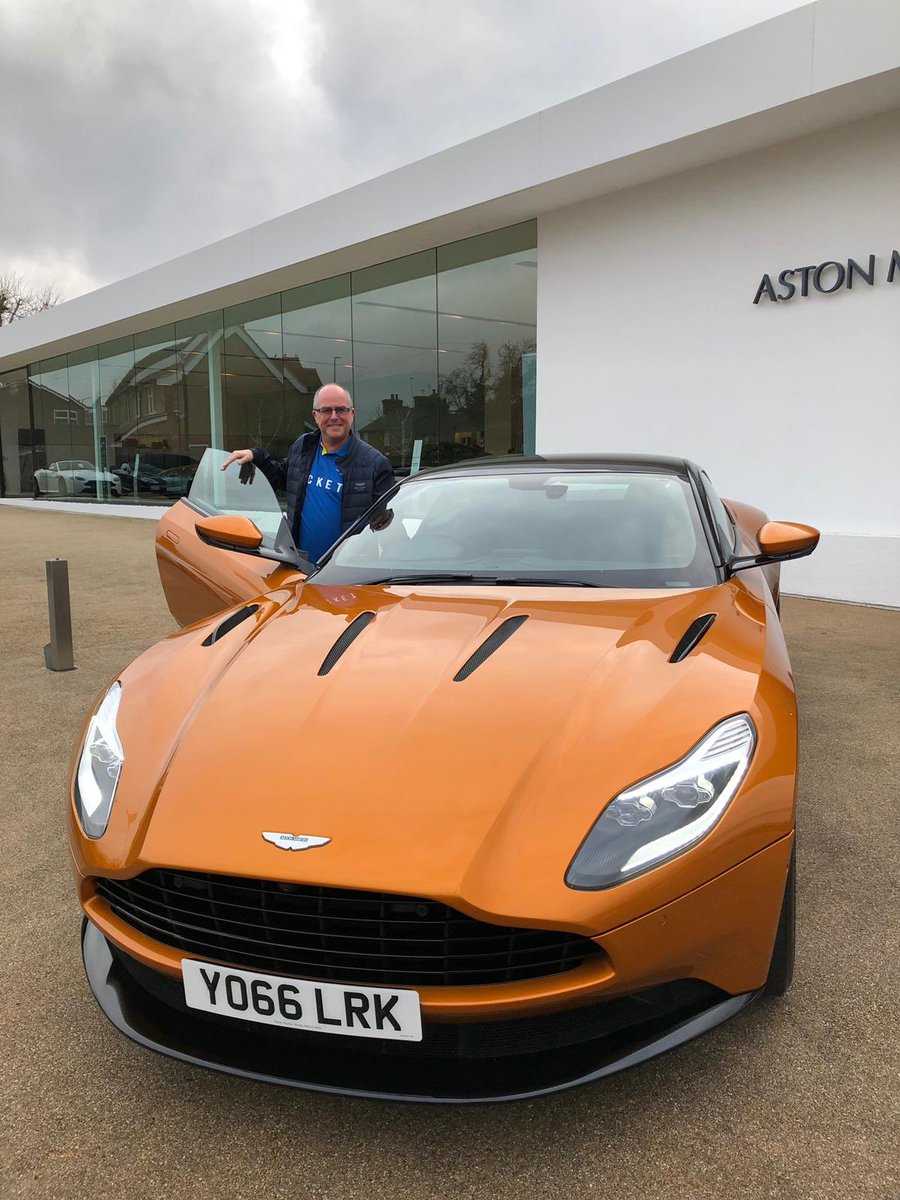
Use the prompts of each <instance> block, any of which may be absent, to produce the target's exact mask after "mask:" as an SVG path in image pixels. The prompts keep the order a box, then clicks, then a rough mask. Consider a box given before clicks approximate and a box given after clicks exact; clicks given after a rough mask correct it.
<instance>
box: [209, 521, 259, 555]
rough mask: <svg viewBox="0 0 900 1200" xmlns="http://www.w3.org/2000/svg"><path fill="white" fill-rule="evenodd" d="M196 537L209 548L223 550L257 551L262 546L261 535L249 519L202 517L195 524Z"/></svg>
mask: <svg viewBox="0 0 900 1200" xmlns="http://www.w3.org/2000/svg"><path fill="white" fill-rule="evenodd" d="M197 535H198V537H199V538H200V540H201V541H203V542H208V543H209V545H211V546H221V547H222V548H223V549H224V550H243V551H248V550H249V551H250V553H251V554H252V553H253V551H254V550H258V549H259V548H260V546H261V545H262V540H263V535H262V534H261V533H260V531H259V530H258V529H257V528H256V526H255V525H254V524H253V522H252V521H251V520H250V518H249V517H235V516H222V517H204V518H203V520H202V521H198V522H197Z"/></svg>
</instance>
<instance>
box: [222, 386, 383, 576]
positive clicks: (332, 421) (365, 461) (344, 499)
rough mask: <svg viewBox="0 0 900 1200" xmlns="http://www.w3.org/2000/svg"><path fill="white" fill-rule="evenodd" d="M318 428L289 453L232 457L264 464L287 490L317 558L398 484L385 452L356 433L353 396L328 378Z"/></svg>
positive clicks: (310, 553)
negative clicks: (284, 455) (281, 455)
mask: <svg viewBox="0 0 900 1200" xmlns="http://www.w3.org/2000/svg"><path fill="white" fill-rule="evenodd" d="M313 417H314V418H315V422H316V425H317V426H318V432H317V433H304V434H302V435H301V436H300V437H298V438H297V440H296V441H295V442H294V444H293V445H292V446H291V448H290V449H289V450H288V452H287V457H286V458H272V456H271V455H270V454H269V452H268V450H265V449H263V447H262V446H256V447H255V448H254V449H252V450H235V451H234V452H233V453H232V454H231V456H230V457H229V458H227V459H226V460H225V462H224V463H223V465H222V470H223V471H224V470H225V468H226V467H228V466H230V464H231V463H233V462H239V463H240V464H241V466H244V465H245V464H247V463H253V465H254V466H255V467H259V469H260V471H262V473H263V475H265V477H266V479H268V481H269V483H271V485H272V487H273V488H276V489H277V488H284V489H285V491H286V492H287V502H288V513H287V516H288V525H289V526H290V530H291V533H292V535H293V538H294V541H295V543H296V545H297V546H298V548H299V549H301V550H302V552H303V553H304V554H305V555H306V557H307V558H309V559H310V561H311V562H315V561H316V560H317V559H319V558H321V557H322V555H323V554H324V553H325V551H326V550H327V549H328V547H329V546H330V545H331V544H332V542H334V541H336V539H337V538H338V537H339V536H340V534H342V533H343V532H344V530H345V529H348V528H349V527H350V526H351V525H352V524H353V522H354V521H355V520H356V519H357V518H358V517H361V516H362V515H363V513H364V512H365V511H366V510H367V509H368V508H369V507H371V505H372V504H374V502H375V501H376V500H377V499H378V498H379V496H383V495H384V493H385V492H386V491H388V490H389V489H390V488H391V487H393V485H394V469H393V467H392V466H391V464H390V463H389V462H388V460H387V459H386V458H385V456H384V455H383V454H381V453H380V452H379V451H378V450H375V449H374V448H373V447H372V446H370V445H369V444H368V443H367V442H364V441H362V440H361V439H360V438H358V437H357V436H356V434H355V433H354V432H353V400H352V399H351V396H350V393H349V392H348V391H347V389H346V388H343V387H341V386H340V384H337V383H326V384H323V385H322V387H320V388H319V390H318V391H317V392H316V394H315V396H313Z"/></svg>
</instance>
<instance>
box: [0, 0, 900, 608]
mask: <svg viewBox="0 0 900 1200" xmlns="http://www.w3.org/2000/svg"><path fill="white" fill-rule="evenodd" d="M276 297H277V300H276ZM898 355H900V5H897V4H895V3H893V2H892V0H853V2H852V3H851V2H849V0H816V2H815V3H812V4H809V5H807V6H805V7H803V8H800V9H797V10H795V11H793V12H790V13H787V14H785V15H784V16H782V17H778V18H775V19H774V20H772V21H768V22H765V23H764V24H762V25H759V26H755V27H753V28H752V29H748V30H745V31H743V32H742V33H739V34H736V35H734V36H733V37H730V38H726V39H724V40H722V41H720V42H716V43H712V44H711V45H709V46H705V47H702V48H701V49H699V50H696V51H693V52H691V53H690V54H686V55H682V56H679V57H678V58H676V59H672V60H670V61H669V62H667V63H663V64H660V65H659V66H658V67H654V68H651V69H649V70H647V71H643V72H641V73H639V74H638V75H635V76H631V77H628V78H626V79H623V80H620V81H617V82H616V83H613V84H610V85H607V86H606V87H603V88H599V89H597V90H596V91H594V92H591V93H588V94H587V95H585V96H582V97H578V98H577V99H575V100H572V101H569V102H567V103H566V104H562V105H559V106H557V107H555V108H553V109H550V110H546V111H545V112H542V113H538V114H535V116H533V117H529V118H526V119H525V120H523V121H519V122H516V123H515V124H513V125H511V126H507V127H505V128H503V129H500V130H497V131H495V132H494V133H491V134H488V135H485V136H484V137H481V138H477V139H474V140H473V141H471V142H468V143H465V144H463V145H462V146H457V147H454V148H453V149H451V150H448V151H444V152H442V153H441V154H437V155H434V156H432V157H431V158H428V159H425V160H422V161H421V162H418V163H414V164H411V165H410V166H409V167H405V168H403V169H401V170H400V171H396V172H392V173H391V174H389V175H386V176H383V177H381V178H379V179H376V180H372V181H370V182H368V183H364V184H361V185H359V186H358V187H356V188H352V189H350V190H349V191H347V192H343V193H340V194H339V195H337V196H335V197H331V198H330V199H328V200H325V201H320V202H318V203H316V204H313V205H309V206H307V207H306V208H303V209H299V210H297V211H296V212H294V213H290V214H288V215H287V216H285V217H281V218H278V219H277V220H275V221H271V222H268V223H266V224H265V225H262V226H258V227H256V228H255V229H252V230H248V231H246V232H245V233H242V234H239V235H236V236H235V237H233V238H229V239H225V240H224V241H222V242H219V243H216V244H215V245H212V246H209V247H206V248H204V249H203V250H200V251H197V252H195V253H193V254H190V255H186V256H184V257H183V258H181V259H177V260H174V261H173V262H170V263H166V264H164V265H163V266H160V267H158V268H155V269H154V270H152V271H148V272H144V273H142V274H141V275H138V276H135V277H133V278H131V279H127V280H123V281H122V282H120V283H117V284H114V285H112V286H110V287H107V288H104V289H101V290H100V291H99V292H96V293H92V294H91V295H88V296H84V297H81V298H79V299H77V300H74V301H71V302H70V303H68V304H65V305H61V306H59V307H58V308H56V309H52V310H50V311H48V312H46V313H43V314H41V315H40V316H38V317H35V318H30V319H28V320H26V321H23V322H20V323H18V324H16V325H13V326H11V327H8V328H6V329H4V330H3V331H2V332H0V442H2V451H3V467H4V485H5V492H6V495H7V496H13V495H18V494H30V493H31V491H32V490H33V489H34V471H35V470H36V469H37V468H38V465H39V466H40V467H42V468H43V467H47V466H49V465H50V461H51V458H53V457H54V456H56V458H57V459H58V460H61V459H62V457H63V451H68V453H66V454H65V457H66V458H69V457H71V458H83V459H85V460H88V461H90V462H92V463H96V462H99V461H100V460H101V459H102V462H103V465H104V466H106V467H112V468H115V467H117V466H121V465H122V463H117V462H116V461H114V460H116V459H122V460H123V461H124V463H125V465H126V467H127V466H128V463H130V464H131V468H132V470H134V467H135V462H137V463H138V468H137V471H138V473H139V472H140V466H139V463H140V459H139V458H138V455H139V454H141V453H143V456H144V460H145V462H146V464H147V467H148V469H149V471H150V475H149V476H148V478H147V479H145V480H144V483H143V484H141V487H140V488H139V487H138V486H137V484H135V487H134V488H133V489H129V486H128V478H129V477H128V473H127V470H126V472H125V474H124V475H121V476H120V478H122V479H124V480H125V484H126V486H125V488H124V491H125V493H126V495H127V496H128V497H129V499H130V500H132V501H133V500H135V499H138V500H155V501H156V502H157V503H158V502H159V500H160V499H161V498H163V497H164V496H166V495H170V496H171V495H174V494H178V493H177V487H178V486H179V485H180V484H179V480H180V481H181V482H183V480H182V479H181V476H179V468H183V467H186V466H187V467H189V463H190V460H191V459H195V458H196V457H198V456H199V452H200V451H201V450H202V448H203V447H204V446H205V445H209V444H213V445H223V444H225V445H226V446H227V447H228V448H231V447H233V446H236V445H239V444H245V440H246V439H247V438H250V439H251V440H256V437H255V434H257V433H259V434H260V436H261V437H263V438H267V439H268V440H269V441H271V442H272V444H273V445H274V446H275V447H276V448H278V447H279V446H281V445H284V444H286V443H287V442H289V441H290V439H291V438H292V437H293V436H296V435H297V434H298V433H300V432H302V431H303V428H305V424H304V422H305V421H307V420H308V414H307V408H308V406H309V403H310V401H311V395H312V392H313V391H314V388H315V386H317V385H318V383H319V382H325V381H327V380H330V379H332V378H335V379H337V380H338V381H339V382H342V383H346V384H348V386H350V387H351V388H352V390H353V392H354V396H355V399H356V404H357V410H358V416H357V427H358V429H359V430H360V431H361V432H362V433H363V436H366V437H368V438H369V440H371V441H373V442H375V443H376V444H378V445H379V446H380V447H381V448H383V449H385V451H386V452H389V453H390V455H391V456H392V457H393V458H394V460H395V462H396V464H397V465H398V467H400V468H403V467H404V466H406V465H408V462H409V454H410V449H411V445H412V443H413V441H414V440H416V439H422V440H423V441H424V442H425V443H426V444H427V445H430V446H431V455H432V461H435V462H443V461H456V460H457V459H458V458H461V457H467V456H469V455H477V454H480V453H508V452H520V451H522V450H525V451H526V452H527V451H529V450H531V449H533V448H536V450H537V452H538V453H552V452H554V451H559V452H565V451H569V452H571V451H584V450H588V451H596V452H603V451H635V452H639V453H661V454H670V455H679V456H685V457H688V458H692V459H694V460H695V461H697V462H699V463H700V464H701V465H703V466H704V467H705V468H706V469H707V470H708V472H709V474H710V475H711V477H712V480H713V482H714V484H715V485H716V487H717V489H718V490H719V491H720V493H722V494H723V495H725V496H726V497H727V496H731V497H734V498H735V499H742V500H746V501H748V502H750V503H753V504H756V505H758V506H759V507H761V508H764V509H765V510H766V511H767V512H769V514H770V515H771V516H772V517H774V518H782V519H787V520H799V521H803V522H806V523H809V524H813V525H816V526H817V527H819V528H821V529H822V531H823V539H822V543H821V545H820V548H819V549H818V550H817V552H816V554H815V555H813V556H812V557H811V558H809V559H806V560H804V561H802V562H798V563H794V564H791V565H790V566H789V567H788V568H786V569H785V581H784V584H785V590H786V591H790V592H794V593H799V594H804V595H810V596H820V597H826V598H832V599H839V600H850V601H857V602H862V603H870V604H885V605H892V606H900V482H898V480H900V470H898V468H897V466H896V465H895V461H894V460H895V459H896V457H897V455H898V452H900V367H898ZM535 367H536V374H535ZM167 389H168V390H167ZM14 397H15V399H14ZM26 407H27V413H26ZM35 413H37V419H36V418H35ZM62 413H66V414H67V415H66V416H65V417H62V418H61V417H60V414H62ZM62 426H64V427H65V428H64V430H63V434H62V435H61V437H62V440H60V436H57V435H58V434H59V428H60V427H62ZM76 431H78V432H76ZM53 437H57V441H56V442H55V443H53V442H52V438H53ZM66 437H67V438H68V441H66V440H65V438H66ZM76 451H77V452H76ZM169 458H171V459H173V460H175V459H179V460H181V459H183V460H184V462H181V461H177V462H176V461H173V462H171V463H169V462H168V459H169ZM426 461H427V460H426ZM29 471H30V472H31V474H30V475H29ZM163 471H168V472H169V476H168V478H169V479H171V480H173V487H174V489H175V490H173V491H166V489H165V487H163V486H161V487H160V488H159V489H158V490H156V491H152V490H150V489H151V488H152V486H153V475H154V474H155V473H156V472H163ZM183 474H184V472H183V471H182V475H183ZM40 478H41V479H44V478H45V476H44V475H42V476H40ZM29 484H30V486H29ZM144 484H146V488H147V490H146V491H142V490H141V488H143V487H144ZM94 486H96V487H97V489H98V491H99V484H95V485H94ZM96 498H97V497H96V496H95V499H96ZM108 498H109V499H110V500H112V501H115V493H114V492H111V493H108Z"/></svg>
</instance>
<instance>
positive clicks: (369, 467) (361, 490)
mask: <svg viewBox="0 0 900 1200" xmlns="http://www.w3.org/2000/svg"><path fill="white" fill-rule="evenodd" d="M320 441H321V435H320V434H319V433H318V432H315V433H304V434H303V435H302V436H301V437H298V438H297V440H296V442H294V444H293V445H292V446H291V448H290V449H289V450H288V452H287V456H286V457H285V458H272V456H271V454H269V452H268V450H265V449H264V448H263V447H262V446H256V447H255V448H254V451H253V463H254V466H257V467H259V469H260V471H262V473H263V475H265V477H266V479H268V481H269V483H271V485H272V487H273V488H276V489H278V488H283V489H284V490H285V492H286V493H287V504H288V512H287V515H288V525H289V526H290V529H291V534H292V535H293V538H294V543H295V544H296V545H297V546H298V547H299V546H300V514H301V513H302V511H303V500H304V497H305V496H306V482H307V480H308V479H309V471H310V467H311V466H312V462H313V459H314V458H315V456H316V450H317V449H318V446H319V442H320ZM335 465H336V466H337V468H338V470H339V471H340V473H341V475H342V476H343V480H344V487H343V490H342V491H341V532H342V533H343V531H344V530H345V529H349V527H350V526H351V525H352V524H353V522H354V521H356V520H357V519H358V518H359V517H361V516H362V515H363V513H364V512H365V511H366V510H367V509H369V508H371V506H372V505H373V504H374V503H375V501H376V500H377V499H378V498H379V496H383V495H384V493H385V492H386V491H389V489H390V488H392V487H393V486H394V468H393V467H392V466H391V464H390V463H389V462H388V460H387V459H386V458H385V457H384V455H383V454H382V453H381V452H380V451H379V450H376V449H374V447H372V446H370V445H369V443H368V442H364V441H362V439H361V438H358V437H357V436H356V434H355V433H353V431H352V430H351V432H350V442H349V445H348V447H347V453H346V454H343V455H342V456H341V457H340V458H338V459H335Z"/></svg>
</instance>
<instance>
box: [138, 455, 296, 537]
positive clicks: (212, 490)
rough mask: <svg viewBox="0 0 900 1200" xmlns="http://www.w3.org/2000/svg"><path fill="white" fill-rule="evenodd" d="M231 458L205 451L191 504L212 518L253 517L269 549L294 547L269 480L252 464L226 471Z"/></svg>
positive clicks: (191, 496) (181, 472) (192, 491)
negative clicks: (226, 465)
mask: <svg viewBox="0 0 900 1200" xmlns="http://www.w3.org/2000/svg"><path fill="white" fill-rule="evenodd" d="M229 457H230V455H229V453H228V451H227V450H205V451H204V453H203V457H202V458H201V459H200V462H199V463H198V464H197V471H196V474H195V475H194V478H193V480H192V481H191V487H190V491H189V492H188V497H187V498H188V501H189V502H190V503H191V504H192V505H193V507H194V508H196V509H198V510H199V511H200V512H202V513H204V514H205V515H206V516H209V517H218V516H222V515H224V514H227V515H229V516H241V517H249V518H250V520H251V521H252V522H253V524H254V525H255V526H256V527H257V529H258V530H259V531H260V533H261V534H262V535H263V540H262V544H263V546H264V547H265V548H266V549H267V550H273V549H278V550H284V549H288V548H292V547H293V541H292V539H291V535H290V532H289V530H288V527H287V522H286V521H285V519H284V513H283V512H282V511H281V505H280V504H279V503H278V498H277V497H276V495H275V493H274V491H273V490H272V485H271V484H270V483H269V481H268V479H266V477H265V475H263V473H262V472H261V471H257V470H256V468H255V467H253V466H252V465H248V467H247V468H241V466H240V465H239V464H238V463H232V464H231V466H230V467H228V468H227V470H225V471H223V470H222V467H223V465H224V464H225V463H226V462H227V461H228V459H229ZM186 470H187V468H185V467H179V468H177V472H176V473H178V474H182V475H183V474H184V473H185V471H186ZM187 473H188V474H189V473H190V472H189V471H188V472H187ZM161 474H164V473H163V472H161Z"/></svg>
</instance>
